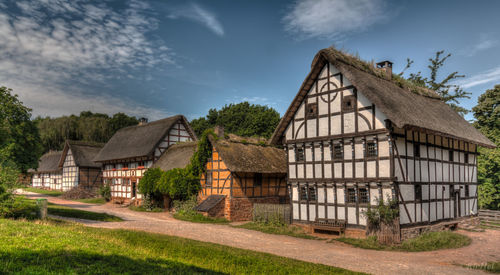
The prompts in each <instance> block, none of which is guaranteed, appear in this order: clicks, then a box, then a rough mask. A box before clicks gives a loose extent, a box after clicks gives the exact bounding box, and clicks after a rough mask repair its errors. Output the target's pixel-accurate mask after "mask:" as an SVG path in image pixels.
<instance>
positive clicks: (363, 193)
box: [359, 187, 370, 203]
mask: <svg viewBox="0 0 500 275" xmlns="http://www.w3.org/2000/svg"><path fill="white" fill-rule="evenodd" d="M369 202H370V198H369V196H368V188H365V187H363V188H359V203H369Z"/></svg>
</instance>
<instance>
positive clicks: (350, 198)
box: [347, 188, 356, 203]
mask: <svg viewBox="0 0 500 275" xmlns="http://www.w3.org/2000/svg"><path fill="white" fill-rule="evenodd" d="M347 203H356V189H355V188H347Z"/></svg>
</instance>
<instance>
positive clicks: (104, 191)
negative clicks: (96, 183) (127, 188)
mask: <svg viewBox="0 0 500 275" xmlns="http://www.w3.org/2000/svg"><path fill="white" fill-rule="evenodd" d="M99 195H101V197H103V198H104V199H105V200H106V201H110V200H111V186H109V184H104V185H103V186H101V188H99Z"/></svg>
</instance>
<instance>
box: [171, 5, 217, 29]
mask: <svg viewBox="0 0 500 275" xmlns="http://www.w3.org/2000/svg"><path fill="white" fill-rule="evenodd" d="M167 17H168V18H170V19H177V18H187V19H189V20H193V21H195V22H198V23H201V24H203V25H204V26H205V27H207V28H208V29H209V30H211V31H212V32H214V33H215V34H217V35H218V36H224V28H223V27H222V24H221V23H220V22H219V20H218V19H217V17H216V16H215V14H214V13H212V12H210V11H208V10H206V9H204V8H203V7H201V6H200V5H198V4H194V3H193V4H191V5H188V6H183V7H177V8H174V9H173V10H172V11H171V13H170V14H169V15H168V16H167Z"/></svg>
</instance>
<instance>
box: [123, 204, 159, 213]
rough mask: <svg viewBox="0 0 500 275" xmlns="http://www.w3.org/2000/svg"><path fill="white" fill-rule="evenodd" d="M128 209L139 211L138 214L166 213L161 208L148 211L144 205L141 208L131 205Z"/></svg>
mask: <svg viewBox="0 0 500 275" xmlns="http://www.w3.org/2000/svg"><path fill="white" fill-rule="evenodd" d="M128 209H130V210H133V211H137V212H163V211H164V210H163V209H162V208H159V207H155V208H153V209H148V208H146V207H144V206H142V205H141V206H135V205H130V206H129V207H128Z"/></svg>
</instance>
